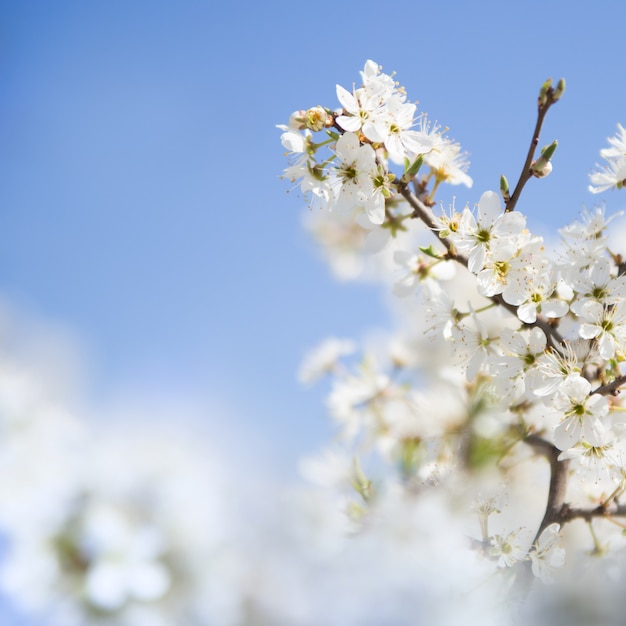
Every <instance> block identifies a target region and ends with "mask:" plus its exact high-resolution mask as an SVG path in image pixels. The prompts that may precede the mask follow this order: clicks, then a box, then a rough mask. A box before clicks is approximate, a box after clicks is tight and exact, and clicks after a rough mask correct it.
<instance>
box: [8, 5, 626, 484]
mask: <svg viewBox="0 0 626 626" xmlns="http://www.w3.org/2000/svg"><path fill="white" fill-rule="evenodd" d="M622 12H623V7H622V5H621V3H620V2H617V1H605V2H601V3H600V2H598V3H595V4H593V5H589V3H584V2H578V1H571V2H550V3H547V2H539V1H534V0H531V1H527V2H503V1H500V2H496V1H482V2H461V1H457V2H450V1H442V2H437V3H424V2H419V1H415V0H413V1H411V2H408V1H406V0H397V1H395V2H392V3H383V4H381V3H380V2H373V1H370V0H362V1H360V2H351V1H348V2H344V3H334V4H333V3H310V2H308V3H303V2H300V3H296V2H279V1H271V0H270V1H269V2H266V3H256V2H248V1H246V0H243V1H242V2H238V3H226V2H214V1H208V0H207V1H201V0H183V1H180V2H164V1H161V0H150V1H149V2H148V1H140V0H130V1H124V2H122V1H121V0H119V1H118V0H113V1H108V2H104V1H97V0H94V1H91V2H84V1H71V0H61V1H58V2H45V1H43V0H42V1H29V0H24V1H17V0H16V1H10V0H4V1H3V2H1V3H0V29H1V30H0V33H1V38H0V297H1V298H2V301H3V310H4V314H3V315H4V317H5V318H6V323H5V324H4V326H3V327H4V328H5V330H4V333H3V336H2V341H3V343H4V345H5V348H10V349H12V350H17V351H20V352H21V353H23V354H24V355H27V357H28V358H29V359H30V362H31V363H32V367H33V368H42V369H45V370H46V372H47V375H53V376H56V377H58V379H59V384H60V385H61V384H65V385H68V387H69V388H70V389H71V394H69V395H70V396H71V397H72V398H73V399H74V400H73V401H74V402H75V403H76V406H77V407H83V408H84V407H88V411H89V413H90V414H92V415H100V416H102V419H107V416H110V415H113V414H117V415H120V414H124V415H125V414H130V413H133V411H135V412H136V413H138V414H139V413H143V414H144V415H149V414H150V413H151V412H158V413H159V414H162V415H171V419H172V420H176V419H179V418H180V417H181V415H185V416H192V417H193V419H195V420H198V422H201V423H202V424H203V425H204V426H206V428H207V429H208V431H209V432H210V433H211V435H212V437H213V439H214V441H216V442H218V444H219V445H220V447H222V448H223V449H225V450H228V451H229V452H230V454H231V455H232V457H233V458H235V459H244V458H245V459H246V463H251V464H253V465H254V466H255V467H256V468H257V469H258V470H259V471H261V470H262V471H267V472H270V473H272V472H276V473H278V472H279V473H280V475H281V477H282V479H283V480H287V481H295V480H298V475H297V468H296V465H297V459H298V458H299V457H300V456H301V455H303V454H305V453H307V452H311V451H312V450H315V449H316V448H318V447H319V446H320V445H321V444H322V443H323V442H324V441H326V440H327V439H328V438H329V437H330V436H331V435H332V432H333V431H332V427H331V425H330V424H329V423H328V421H327V419H326V417H325V413H324V407H323V390H321V389H320V390H318V389H313V390H311V389H303V388H302V387H301V385H300V384H299V383H298V381H297V377H296V371H297V368H298V365H299V363H300V360H301V358H302V357H303V355H304V354H305V353H306V351H307V350H308V349H309V348H311V347H313V346H315V345H316V344H317V343H318V342H319V341H321V340H322V339H323V338H325V337H327V336H329V335H336V336H340V337H352V338H359V337H362V336H364V335H366V334H367V333H369V332H372V331H373V329H376V328H378V327H381V326H384V325H385V324H388V323H389V320H390V314H389V312H388V308H387V306H386V301H387V298H388V294H387V293H385V292H383V291H382V290H381V288H380V286H376V285H371V284H367V283H358V282H357V283H350V284H342V283H341V282H338V281H337V280H336V279H334V278H333V277H332V276H331V275H330V273H329V271H328V269H327V267H326V266H325V264H324V262H323V261H322V260H321V258H320V256H319V254H318V253H317V251H316V249H315V247H314V245H313V244H312V243H311V242H310V241H309V238H308V236H307V234H306V233H305V232H304V230H303V228H302V215H303V213H304V212H306V210H307V209H306V207H305V202H304V200H303V199H302V198H301V197H299V196H298V194H297V193H296V192H293V193H287V192H288V190H289V188H290V187H291V185H290V184H289V183H288V182H286V181H282V180H280V178H279V175H280V173H281V171H282V169H283V168H284V167H285V164H286V162H285V158H284V155H283V149H282V147H281V145H280V142H279V135H280V131H279V130H278V129H276V128H275V125H276V124H280V123H286V121H287V119H288V116H289V114H290V113H291V112H292V111H293V110H295V109H299V108H307V107H309V106H313V105H317V104H322V105H325V106H330V107H334V106H336V105H337V101H336V98H335V84H336V83H339V84H342V85H343V86H345V87H348V88H349V87H350V85H351V84H352V83H353V82H355V81H358V80H359V74H358V71H359V70H360V69H361V68H362V66H363V63H364V62H365V60H366V59H368V58H371V59H374V60H376V61H377V62H378V63H380V64H381V65H382V66H383V68H384V70H385V71H387V72H391V71H394V70H395V71H396V72H397V77H398V80H399V81H400V82H401V83H402V84H404V85H405V86H406V87H407V91H408V95H409V98H411V99H418V100H419V107H420V110H422V111H426V112H428V113H429V115H430V117H431V118H432V119H436V120H438V121H439V123H441V124H442V125H443V126H447V127H449V128H450V131H449V135H450V136H451V137H453V138H455V139H456V140H457V141H460V142H461V144H462V145H463V147H464V148H465V149H466V150H468V151H469V152H470V154H471V156H470V159H471V161H472V167H471V169H470V175H471V176H472V177H473V179H474V187H473V189H471V190H468V189H465V188H459V189H446V190H443V192H442V194H441V196H440V197H441V199H442V200H444V201H445V202H448V201H449V200H451V198H452V196H453V195H456V202H457V206H461V207H462V206H463V205H464V204H465V203H466V202H470V203H473V202H476V201H477V200H478V198H479V197H480V194H481V193H482V192H483V191H484V190H486V189H497V185H498V180H499V176H500V174H502V173H504V174H506V175H507V177H508V178H509V180H510V181H511V183H512V184H514V182H515V181H516V180H517V176H518V174H519V170H520V168H521V165H522V163H523V159H524V156H525V153H526V150H527V146H528V142H529V139H530V134H531V131H532V127H533V125H534V119H535V99H536V95H537V92H538V89H539V87H540V85H541V83H542V82H543V81H544V80H545V79H546V78H547V77H553V78H554V79H555V80H556V79H558V78H560V77H562V76H563V77H565V78H566V79H567V93H566V95H565V97H564V98H563V100H562V101H561V102H560V103H558V105H557V106H555V107H554V109H553V110H552V112H551V113H550V115H549V117H548V120H547V123H546V125H545V127H544V135H543V141H542V145H543V144H547V143H550V142H551V141H552V140H553V139H555V138H556V139H558V140H559V148H558V151H557V154H556V157H555V159H554V164H555V167H554V172H553V173H552V175H551V176H550V177H548V178H547V179H545V180H543V181H534V182H531V184H529V185H528V188H527V191H526V192H525V194H524V196H523V197H522V201H521V202H520V204H519V205H518V208H519V210H521V211H523V212H524V213H526V214H527V215H528V217H529V226H530V228H531V229H533V230H535V231H539V232H542V233H544V234H547V233H549V232H552V231H554V229H555V227H556V226H560V225H564V224H566V223H568V222H569V221H571V219H572V218H574V217H575V216H576V214H577V213H578V212H579V210H580V209H581V208H582V207H583V205H588V206H592V205H593V204H594V203H596V202H597V198H596V197H594V196H592V195H591V194H590V193H589V192H588V190H587V185H588V179H587V175H588V173H589V171H590V170H591V169H592V167H593V166H594V163H595V162H596V161H597V160H598V158H599V157H598V151H599V149H600V148H601V147H603V146H604V145H605V143H606V137H607V136H609V135H612V134H613V133H614V132H615V129H616V123H617V122H619V121H621V122H622V123H626V87H625V85H626V83H625V81H624V67H623V61H624V45H623V42H624V35H623V23H622V22H623V20H622V19H621V15H622ZM604 197H605V198H606V200H607V203H608V211H609V212H612V211H615V210H618V209H622V208H624V205H625V204H626V203H625V201H624V199H623V198H622V196H621V195H619V194H606V195H605V196H604Z"/></svg>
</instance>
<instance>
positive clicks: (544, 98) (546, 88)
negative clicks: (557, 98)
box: [537, 78, 552, 107]
mask: <svg viewBox="0 0 626 626" xmlns="http://www.w3.org/2000/svg"><path fill="white" fill-rule="evenodd" d="M551 90H552V79H551V78H548V80H547V81H546V82H545V83H543V85H541V89H540V90H539V98H538V99H537V104H538V105H539V106H540V107H543V106H545V105H546V104H547V103H548V96H549V93H550V91H551Z"/></svg>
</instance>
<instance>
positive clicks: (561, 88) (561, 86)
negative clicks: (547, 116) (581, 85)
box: [552, 78, 565, 102]
mask: <svg viewBox="0 0 626 626" xmlns="http://www.w3.org/2000/svg"><path fill="white" fill-rule="evenodd" d="M564 93H565V79H564V78H561V79H560V80H559V82H558V83H557V84H556V89H555V90H554V93H553V94H552V101H553V102H556V101H557V100H560V98H561V96H562V95H563V94H564Z"/></svg>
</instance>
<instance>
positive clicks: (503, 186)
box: [500, 174, 511, 202]
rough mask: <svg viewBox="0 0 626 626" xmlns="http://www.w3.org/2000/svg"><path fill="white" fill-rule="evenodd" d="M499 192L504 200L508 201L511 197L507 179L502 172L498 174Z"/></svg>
mask: <svg viewBox="0 0 626 626" xmlns="http://www.w3.org/2000/svg"><path fill="white" fill-rule="evenodd" d="M500 193H501V194H502V199H503V200H504V201H505V202H508V201H509V200H510V199H511V194H510V193H509V181H508V180H507V179H506V176H505V175H504V174H502V175H501V176H500Z"/></svg>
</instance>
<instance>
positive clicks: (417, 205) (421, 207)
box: [396, 183, 563, 352]
mask: <svg viewBox="0 0 626 626" xmlns="http://www.w3.org/2000/svg"><path fill="white" fill-rule="evenodd" d="M396 187H397V189H398V192H399V193H400V195H401V196H402V197H403V198H404V199H405V200H406V201H407V202H408V203H409V206H410V207H411V208H412V209H413V213H412V214H411V217H415V218H419V219H420V220H422V222H424V224H426V226H428V228H429V229H430V230H431V231H432V232H433V234H435V235H436V236H437V238H438V239H439V241H441V242H442V243H443V245H444V246H445V247H446V250H447V252H448V256H449V257H450V259H453V260H454V261H456V262H457V263H460V264H461V265H463V266H464V267H466V268H467V266H468V264H469V261H468V259H467V257H466V256H464V255H462V254H459V253H458V252H457V251H456V250H455V249H454V246H453V245H452V242H450V241H449V240H448V239H447V238H445V237H439V235H438V232H437V231H438V229H439V225H438V224H437V219H436V218H435V214H434V213H433V212H432V210H431V209H430V208H429V207H427V206H426V204H424V202H422V201H421V200H420V199H419V198H418V197H417V196H416V195H415V194H414V193H413V192H412V191H411V190H410V189H409V187H408V186H407V185H406V183H397V185H396ZM487 299H488V300H491V301H492V302H495V303H496V304H498V305H499V306H501V307H503V308H504V309H506V310H507V311H509V313H512V314H513V315H515V316H516V317H517V308H518V307H517V306H515V305H514V304H509V303H508V302H506V301H505V300H504V298H503V297H502V294H497V295H495V296H490V297H488V298H487ZM520 323H523V324H524V325H525V326H530V327H533V326H537V327H538V328H541V330H542V331H543V332H544V334H545V335H546V337H547V338H548V341H549V342H550V345H551V346H552V347H553V348H554V349H555V350H557V351H558V352H561V349H562V348H561V346H562V345H563V337H561V334H560V333H559V331H558V330H557V329H556V328H554V326H552V325H551V324H550V323H549V322H548V320H546V319H545V318H543V317H541V316H540V315H538V316H537V320H536V321H535V322H533V323H531V324H528V323H526V322H521V320H520Z"/></svg>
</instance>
